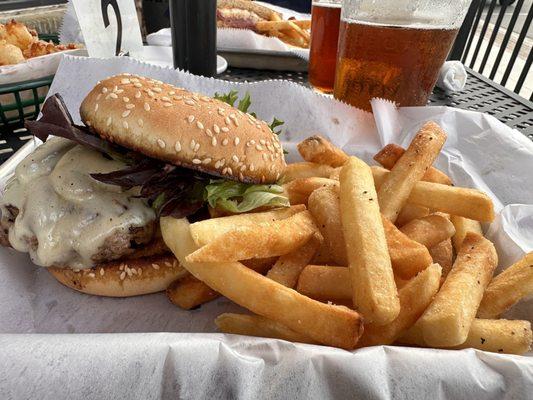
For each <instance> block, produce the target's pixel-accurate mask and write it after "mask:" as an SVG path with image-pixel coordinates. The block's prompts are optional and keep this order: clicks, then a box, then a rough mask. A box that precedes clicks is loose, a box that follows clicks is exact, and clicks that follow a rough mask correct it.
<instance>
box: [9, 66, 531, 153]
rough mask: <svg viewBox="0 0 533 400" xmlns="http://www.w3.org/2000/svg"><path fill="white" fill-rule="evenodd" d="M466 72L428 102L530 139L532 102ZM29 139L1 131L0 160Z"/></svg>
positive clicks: (269, 75)
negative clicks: (455, 86) (453, 89)
mask: <svg viewBox="0 0 533 400" xmlns="http://www.w3.org/2000/svg"><path fill="white" fill-rule="evenodd" d="M468 74H469V76H468V80H467V85H466V88H465V90H463V91H462V92H461V93H454V94H446V93H444V92H443V91H442V90H440V89H438V88H436V89H435V91H434V92H433V93H432V95H431V97H430V100H429V105H444V106H450V107H457V108H462V109H467V110H474V111H480V112H486V113H488V114H491V115H494V116H495V117H496V118H498V119H499V120H500V121H502V122H503V123H505V124H507V125H509V126H511V127H513V128H516V129H517V130H518V131H520V132H522V133H523V134H524V135H526V136H527V137H529V138H530V139H531V140H533V103H531V102H529V101H527V100H525V99H523V98H521V97H520V96H518V95H516V94H514V93H513V92H511V91H509V90H507V89H505V88H503V87H502V86H500V85H498V84H496V83H494V82H492V81H490V80H488V79H487V78H485V77H483V76H481V75H479V74H478V73H476V72H474V71H472V70H470V69H468ZM219 78H221V79H226V80H230V81H237V82H245V81H248V82H257V81H262V80H269V79H285V80H289V81H293V82H297V83H299V84H302V85H304V86H309V84H308V81H307V73H305V72H282V71H264V70H253V69H241V68H230V69H228V70H227V71H226V72H224V73H223V74H222V75H221V76H219ZM29 139H31V136H30V135H28V133H27V132H26V131H25V130H24V129H20V130H17V131H15V132H2V133H1V135H0V164H1V163H3V162H4V161H5V160H6V159H7V158H9V157H10V156H11V155H12V154H13V153H14V152H15V151H17V150H18V149H19V148H20V147H22V145H24V143H26V142H27V141H28V140H29Z"/></svg>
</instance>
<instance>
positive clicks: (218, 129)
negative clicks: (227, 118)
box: [213, 124, 220, 133]
mask: <svg viewBox="0 0 533 400" xmlns="http://www.w3.org/2000/svg"><path fill="white" fill-rule="evenodd" d="M213 130H214V131H215V133H220V128H219V126H218V125H217V124H214V125H213Z"/></svg>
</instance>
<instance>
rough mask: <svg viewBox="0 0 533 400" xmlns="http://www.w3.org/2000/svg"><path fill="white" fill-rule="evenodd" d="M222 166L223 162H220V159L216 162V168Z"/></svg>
mask: <svg viewBox="0 0 533 400" xmlns="http://www.w3.org/2000/svg"><path fill="white" fill-rule="evenodd" d="M221 166H222V163H221V162H220V160H218V161H217V162H216V163H215V168H216V169H219V168H220V167H221Z"/></svg>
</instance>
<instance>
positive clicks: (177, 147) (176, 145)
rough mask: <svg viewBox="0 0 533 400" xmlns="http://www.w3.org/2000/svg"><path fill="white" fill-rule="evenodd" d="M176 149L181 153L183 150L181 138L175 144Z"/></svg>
mask: <svg viewBox="0 0 533 400" xmlns="http://www.w3.org/2000/svg"><path fill="white" fill-rule="evenodd" d="M174 150H176V153H179V152H180V151H181V143H180V141H179V140H178V141H177V142H176V144H175V145H174Z"/></svg>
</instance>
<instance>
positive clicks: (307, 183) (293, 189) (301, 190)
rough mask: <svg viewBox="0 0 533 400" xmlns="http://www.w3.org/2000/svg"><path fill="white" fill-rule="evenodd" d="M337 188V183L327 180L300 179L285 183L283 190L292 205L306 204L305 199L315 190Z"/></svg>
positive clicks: (315, 178)
mask: <svg viewBox="0 0 533 400" xmlns="http://www.w3.org/2000/svg"><path fill="white" fill-rule="evenodd" d="M330 186H339V181H335V180H333V179H328V178H317V177H313V178H300V179H295V180H293V181H290V182H288V183H285V184H284V185H283V189H284V190H285V195H286V196H287V197H288V198H289V201H290V203H291V204H292V205H295V204H307V199H308V198H309V196H310V195H311V193H313V192H314V191H315V190H316V189H319V188H321V187H330Z"/></svg>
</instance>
